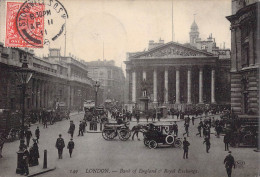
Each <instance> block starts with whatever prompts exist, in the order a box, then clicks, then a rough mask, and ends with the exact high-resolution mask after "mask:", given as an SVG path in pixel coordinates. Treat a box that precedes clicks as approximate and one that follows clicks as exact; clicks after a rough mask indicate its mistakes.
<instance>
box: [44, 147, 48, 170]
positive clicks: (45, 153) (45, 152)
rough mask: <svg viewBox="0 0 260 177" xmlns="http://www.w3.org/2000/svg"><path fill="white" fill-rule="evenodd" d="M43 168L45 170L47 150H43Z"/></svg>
mask: <svg viewBox="0 0 260 177" xmlns="http://www.w3.org/2000/svg"><path fill="white" fill-rule="evenodd" d="M43 168H47V150H46V149H45V150H44V158H43Z"/></svg>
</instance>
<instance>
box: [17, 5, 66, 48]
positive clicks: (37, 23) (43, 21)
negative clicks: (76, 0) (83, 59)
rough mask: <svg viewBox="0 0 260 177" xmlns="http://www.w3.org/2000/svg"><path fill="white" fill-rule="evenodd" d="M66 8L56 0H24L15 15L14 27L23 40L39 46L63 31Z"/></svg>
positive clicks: (52, 39) (47, 42)
mask: <svg viewBox="0 0 260 177" xmlns="http://www.w3.org/2000/svg"><path fill="white" fill-rule="evenodd" d="M68 17H69V16H68V13H67V10H66V9H65V8H64V6H63V5H62V4H61V3H60V2H59V1H58V0H26V1H25V2H24V3H23V4H22V5H21V7H20V9H19V11H18V13H17V16H16V28H17V31H18V33H19V35H20V36H21V37H22V38H23V40H24V41H26V42H27V43H29V44H30V45H32V46H33V47H37V48H41V47H43V45H44V44H46V45H48V44H49V43H50V42H51V41H55V40H56V39H57V38H58V37H59V36H60V35H61V34H62V33H63V32H65V25H66V19H67V18H68Z"/></svg>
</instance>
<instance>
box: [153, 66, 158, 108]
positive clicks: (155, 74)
mask: <svg viewBox="0 0 260 177" xmlns="http://www.w3.org/2000/svg"><path fill="white" fill-rule="evenodd" d="M153 102H154V103H157V102H158V100H157V68H154V70H153Z"/></svg>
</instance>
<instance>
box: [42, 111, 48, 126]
mask: <svg viewBox="0 0 260 177" xmlns="http://www.w3.org/2000/svg"><path fill="white" fill-rule="evenodd" d="M42 121H43V128H48V125H47V115H46V113H45V112H43V113H42Z"/></svg>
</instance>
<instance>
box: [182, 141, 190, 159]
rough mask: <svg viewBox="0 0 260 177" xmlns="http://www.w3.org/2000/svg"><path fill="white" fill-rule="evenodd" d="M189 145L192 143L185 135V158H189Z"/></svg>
mask: <svg viewBox="0 0 260 177" xmlns="http://www.w3.org/2000/svg"><path fill="white" fill-rule="evenodd" d="M189 146H190V143H189V142H188V141H187V140H186V137H184V140H183V150H184V153H183V158H184V159H185V158H186V159H188V153H189Z"/></svg>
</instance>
